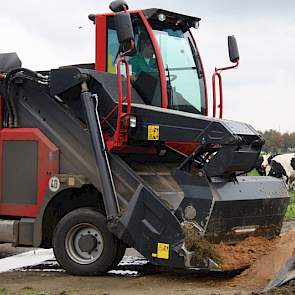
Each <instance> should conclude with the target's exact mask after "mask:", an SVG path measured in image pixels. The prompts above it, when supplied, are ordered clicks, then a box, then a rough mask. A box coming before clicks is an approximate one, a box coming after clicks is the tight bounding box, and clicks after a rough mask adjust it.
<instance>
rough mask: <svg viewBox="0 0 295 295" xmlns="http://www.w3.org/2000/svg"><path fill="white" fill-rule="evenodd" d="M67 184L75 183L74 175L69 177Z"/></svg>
mask: <svg viewBox="0 0 295 295" xmlns="http://www.w3.org/2000/svg"><path fill="white" fill-rule="evenodd" d="M68 185H70V186H73V185H75V178H74V177H69V179H68Z"/></svg>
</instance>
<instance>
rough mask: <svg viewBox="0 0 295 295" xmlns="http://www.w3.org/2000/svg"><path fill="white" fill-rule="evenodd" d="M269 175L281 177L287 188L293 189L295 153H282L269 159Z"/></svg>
mask: <svg viewBox="0 0 295 295" xmlns="http://www.w3.org/2000/svg"><path fill="white" fill-rule="evenodd" d="M267 175H269V176H274V177H277V178H283V179H284V180H285V182H286V184H287V186H288V188H289V189H294V180H295V154H294V153H289V154H282V155H277V156H275V157H273V158H272V159H271V161H270V169H269V172H268V173H267Z"/></svg>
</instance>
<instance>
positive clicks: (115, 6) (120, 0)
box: [109, 0, 129, 12]
mask: <svg viewBox="0 0 295 295" xmlns="http://www.w3.org/2000/svg"><path fill="white" fill-rule="evenodd" d="M124 6H125V8H126V10H128V8H129V7H128V5H127V3H126V2H125V1H124V0H116V1H113V2H111V4H110V6H109V7H110V10H111V11H113V12H120V11H124Z"/></svg>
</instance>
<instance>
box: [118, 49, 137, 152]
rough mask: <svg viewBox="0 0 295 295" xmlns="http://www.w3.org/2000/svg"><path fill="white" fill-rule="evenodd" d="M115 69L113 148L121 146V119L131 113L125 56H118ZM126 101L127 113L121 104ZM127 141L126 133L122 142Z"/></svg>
mask: <svg viewBox="0 0 295 295" xmlns="http://www.w3.org/2000/svg"><path fill="white" fill-rule="evenodd" d="M132 47H133V45H132ZM122 64H124V65H125V71H126V83H127V85H126V97H123V87H122V76H121V65H122ZM116 67H117V84H118V106H117V109H118V112H117V127H116V131H115V134H114V142H115V146H117V147H119V146H120V145H121V144H122V137H121V135H122V132H121V131H122V130H121V129H122V126H121V124H122V118H123V117H125V116H126V115H129V114H130V113H131V78H130V70H129V64H128V62H127V60H126V59H125V54H122V53H121V54H120V58H119V59H118V61H117V63H116ZM125 101H127V112H126V113H124V112H123V102H125ZM126 141H127V133H125V137H124V138H123V142H126Z"/></svg>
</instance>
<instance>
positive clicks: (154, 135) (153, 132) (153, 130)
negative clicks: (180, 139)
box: [148, 125, 160, 140]
mask: <svg viewBox="0 0 295 295" xmlns="http://www.w3.org/2000/svg"><path fill="white" fill-rule="evenodd" d="M159 138H160V126H159V125H149V126H148V140H159Z"/></svg>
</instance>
